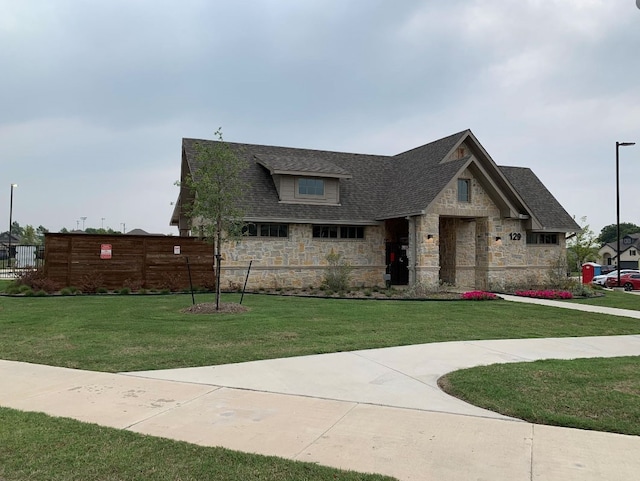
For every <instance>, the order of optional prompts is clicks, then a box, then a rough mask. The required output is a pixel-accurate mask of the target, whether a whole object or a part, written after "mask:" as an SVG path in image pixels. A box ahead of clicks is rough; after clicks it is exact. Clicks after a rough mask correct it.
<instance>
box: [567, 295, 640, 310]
mask: <svg viewBox="0 0 640 481" xmlns="http://www.w3.org/2000/svg"><path fill="white" fill-rule="evenodd" d="M601 292H603V293H604V296H598V297H589V298H586V299H572V300H571V301H568V302H575V303H579V304H588V305H592V306H603V307H617V308H619V309H630V310H632V311H640V295H636V294H631V293H629V292H620V291H609V290H607V291H604V290H603V291H601Z"/></svg>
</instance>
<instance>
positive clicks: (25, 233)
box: [11, 221, 122, 245]
mask: <svg viewBox="0 0 640 481" xmlns="http://www.w3.org/2000/svg"><path fill="white" fill-rule="evenodd" d="M47 232H50V231H49V229H47V228H46V227H44V226H43V225H39V226H38V227H34V226H32V225H30V224H27V225H25V226H24V227H23V226H21V225H20V224H19V223H18V222H16V221H13V223H12V224H11V234H12V235H13V236H15V237H18V238H19V239H20V244H23V245H42V244H44V235H45V234H46V233H47ZM59 232H60V233H62V234H65V233H70V232H72V231H70V230H69V229H67V228H66V227H63V228H62V229H60V231H59ZM82 232H84V233H85V234H113V235H117V234H122V232H120V231H116V230H113V229H112V228H111V227H108V228H106V229H104V228H102V227H101V228H98V229H96V228H94V227H87V228H86V229H85V230H83V231H82Z"/></svg>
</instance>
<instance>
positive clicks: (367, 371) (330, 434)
mask: <svg viewBox="0 0 640 481" xmlns="http://www.w3.org/2000/svg"><path fill="white" fill-rule="evenodd" d="M623 355H640V336H614V337H589V338H560V339H530V340H502V341H465V342H448V343H438V344H425V345H417V346H403V347H395V348H387V349H373V350H366V351H356V352H350V353H336V354H326V355H318V356H305V357H298V358H289V359H276V360H270V361H257V362H248V363H240V364H233V365H226V366H214V367H203V368H190V369H174V370H167V371H149V372H138V373H127V374H107V373H99V372H89V371H80V370H72V369H64V368H57V367H51V366H40V365H34V364H28V363H21V362H13V361H0V405H2V406H6V407H12V408H16V409H21V410H26V411H43V412H46V413H48V414H51V415H55V416H64V417H70V418H74V419H78V420H81V421H86V422H94V423H98V424H101V425H104V426H111V427H116V428H120V429H128V430H131V431H135V432H139V433H144V434H149V435H154V436H163V437H168V438H172V439H178V440H183V441H188V442H192V443H196V444H200V445H207V446H224V447H228V448H231V449H237V450H241V451H248V452H254V453H260V454H267V455H276V456H281V457H285V458H290V459H296V460H302V461H310V462H317V463H320V464H324V465H329V466H335V467H339V468H344V469H352V470H357V471H363V472H378V473H383V474H388V475H391V476H395V477H397V478H398V479H401V480H445V479H446V480H478V479H487V480H489V479H491V480H503V479H504V480H510V481H525V480H526V481H530V480H537V481H547V480H548V481H551V480H559V479H562V480H573V479H575V480H580V481H585V480H587V481H588V480H594V481H595V480H599V481H600V480H625V479H637V477H638V473H639V472H640V457H638V456H637V453H638V452H640V437H635V436H622V435H617V434H609V433H598V432H590V431H581V430H576V429H567V428H557V427H550V426H540V425H533V424H530V423H526V422H523V421H519V420H514V419H509V418H505V417H503V416H500V415H497V414H495V413H492V412H489V411H485V410H482V409H479V408H476V407H473V406H470V405H467V404H465V403H463V402H461V401H459V400H457V399H454V398H451V397H449V396H447V395H445V394H444V393H442V392H441V391H440V390H439V389H438V388H437V384H436V381H437V378H438V377H439V376H440V375H442V374H444V373H446V372H449V371H451V370H455V369H459V368H462V367H468V366H473V365H478V364H489V363H495V362H517V361H529V360H534V359H541V358H562V359H570V358H578V357H594V356H597V357H610V356H623Z"/></svg>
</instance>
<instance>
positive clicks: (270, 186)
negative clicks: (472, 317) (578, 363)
mask: <svg viewBox="0 0 640 481" xmlns="http://www.w3.org/2000/svg"><path fill="white" fill-rule="evenodd" d="M199 142H202V143H209V142H212V141H208V140H195V139H183V141H182V167H181V180H182V182H181V189H180V194H179V197H178V200H177V202H176V205H175V209H174V212H173V215H172V218H171V225H175V226H178V228H179V231H180V235H181V236H188V235H190V234H191V232H192V230H193V232H197V230H196V228H197V226H195V225H192V219H190V218H189V216H188V205H189V203H190V202H191V201H192V200H193V198H194V195H197V193H196V192H191V191H190V190H189V189H188V188H187V186H186V185H187V184H186V183H185V182H184V180H185V178H187V176H192V175H194V173H196V171H197V169H198V162H199V159H198V158H197V154H196V148H195V146H196V144H197V143H199ZM228 145H230V146H231V148H232V149H234V151H235V152H236V154H237V155H238V156H239V157H242V158H244V159H245V160H246V162H247V164H248V167H247V169H246V170H245V172H244V175H245V177H246V181H247V182H248V184H249V185H250V189H248V191H247V192H246V195H245V196H244V198H242V199H240V202H241V203H242V205H243V206H244V207H245V212H246V217H245V221H246V223H247V229H246V234H247V235H246V236H245V237H243V238H242V239H241V240H239V241H237V242H233V243H230V244H228V245H226V246H225V250H226V253H225V261H224V263H223V264H222V268H223V275H224V276H225V278H228V279H231V280H234V279H235V280H234V282H240V281H241V280H242V279H243V276H244V275H245V274H246V268H247V265H248V264H249V261H253V266H252V271H251V277H250V279H249V283H250V284H249V285H250V286H251V287H254V288H255V287H268V288H271V287H278V286H281V287H285V286H287V287H289V286H290V287H307V286H317V285H319V284H320V283H321V280H322V277H323V275H324V272H325V268H326V265H327V260H326V257H327V255H328V254H329V253H331V252H335V253H338V254H340V255H341V258H342V259H343V260H344V261H346V262H348V263H349V264H350V265H351V266H352V267H353V271H352V280H353V282H354V284H356V285H366V286H373V285H381V284H384V279H385V274H388V275H390V278H391V283H392V284H394V285H407V284H409V285H413V284H416V283H420V284H424V285H426V286H436V285H438V284H439V283H447V284H451V285H455V286H457V287H460V288H465V289H472V288H477V289H495V288H499V287H500V286H503V285H505V284H516V285H518V284H519V285H523V284H526V283H529V284H532V283H536V282H537V283H542V282H544V281H543V280H544V279H545V278H546V277H547V275H548V273H549V270H550V266H551V265H552V264H553V263H554V262H557V260H558V258H564V256H565V239H566V234H567V233H569V232H575V231H577V230H578V229H579V226H578V225H577V224H576V223H575V221H574V220H573V218H572V217H571V216H570V215H569V214H568V213H567V212H566V211H565V210H564V209H563V208H562V206H561V205H560V204H559V203H558V201H557V200H556V199H555V198H554V197H553V195H552V194H551V193H550V192H549V191H548V190H547V189H546V188H545V186H544V185H543V184H542V182H540V180H539V179H538V178H537V177H536V176H535V174H534V173H533V172H532V171H531V170H530V169H528V168H521V167H500V166H498V165H496V163H495V162H494V161H493V159H492V158H491V156H490V155H489V154H488V152H487V151H485V149H484V148H483V147H482V145H481V144H480V142H479V141H478V140H477V139H476V137H475V136H474V135H473V133H472V132H471V131H469V130H465V131H463V132H459V133H457V134H454V135H451V136H448V137H445V138H443V139H440V140H437V141H435V142H431V143H429V144H426V145H423V146H421V147H417V148H415V149H412V150H409V151H407V152H403V153H400V154H398V155H395V156H382V155H365V154H353V153H341V152H328V151H318V150H307V149H297V148H288V147H273V146H264V145H251V144H237V143H229V144H228Z"/></svg>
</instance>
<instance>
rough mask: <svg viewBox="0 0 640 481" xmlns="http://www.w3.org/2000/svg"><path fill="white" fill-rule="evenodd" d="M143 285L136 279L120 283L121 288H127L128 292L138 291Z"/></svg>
mask: <svg viewBox="0 0 640 481" xmlns="http://www.w3.org/2000/svg"><path fill="white" fill-rule="evenodd" d="M143 285H144V282H142V281H141V280H137V279H125V281H124V282H123V283H122V287H127V288H129V291H130V292H137V291H139V290H140V289H142V286H143Z"/></svg>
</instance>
